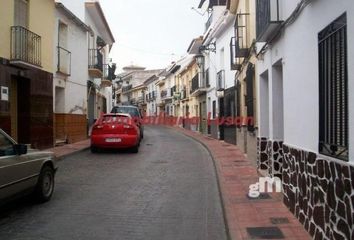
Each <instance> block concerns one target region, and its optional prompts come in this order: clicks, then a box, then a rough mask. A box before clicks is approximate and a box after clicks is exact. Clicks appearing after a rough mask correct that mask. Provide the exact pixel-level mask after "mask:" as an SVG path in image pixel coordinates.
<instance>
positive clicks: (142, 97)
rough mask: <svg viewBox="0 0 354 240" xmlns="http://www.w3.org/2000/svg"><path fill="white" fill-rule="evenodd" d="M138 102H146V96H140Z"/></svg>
mask: <svg viewBox="0 0 354 240" xmlns="http://www.w3.org/2000/svg"><path fill="white" fill-rule="evenodd" d="M137 103H138V104H143V103H145V99H144V96H139V97H138V98H137Z"/></svg>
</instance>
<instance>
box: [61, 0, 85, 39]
mask: <svg viewBox="0 0 354 240" xmlns="http://www.w3.org/2000/svg"><path fill="white" fill-rule="evenodd" d="M55 7H56V9H58V11H61V12H62V13H63V14H64V15H65V16H66V17H67V18H69V19H70V20H71V21H73V22H74V23H75V24H76V25H77V26H79V27H80V28H81V29H82V30H84V31H87V32H90V31H91V28H90V27H89V26H87V25H86V24H85V23H84V22H83V21H81V20H80V19H79V18H78V17H77V16H76V15H75V14H74V13H73V12H71V11H70V10H69V9H68V8H66V7H65V6H64V4H62V3H58V2H57V3H55Z"/></svg>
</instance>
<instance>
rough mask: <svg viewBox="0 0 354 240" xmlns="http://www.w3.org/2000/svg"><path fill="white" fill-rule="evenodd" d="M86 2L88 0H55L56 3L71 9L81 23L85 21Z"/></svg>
mask: <svg viewBox="0 0 354 240" xmlns="http://www.w3.org/2000/svg"><path fill="white" fill-rule="evenodd" d="M85 1H86V0H74V1H73V0H55V2H60V3H63V4H64V5H65V7H66V8H68V9H70V11H71V12H73V13H74V14H75V15H76V16H77V17H78V18H80V19H81V21H85Z"/></svg>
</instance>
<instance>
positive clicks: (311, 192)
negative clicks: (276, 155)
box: [283, 144, 354, 240]
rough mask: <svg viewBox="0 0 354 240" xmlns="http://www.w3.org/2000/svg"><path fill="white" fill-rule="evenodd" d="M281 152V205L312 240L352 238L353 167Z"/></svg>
mask: <svg viewBox="0 0 354 240" xmlns="http://www.w3.org/2000/svg"><path fill="white" fill-rule="evenodd" d="M283 149H284V162H283V188H284V203H285V205H286V206H287V207H288V208H289V210H290V211H291V212H292V213H293V214H294V215H295V216H296V217H297V218H298V219H299V221H300V222H301V223H302V224H303V225H304V227H305V228H306V230H307V231H308V232H309V233H310V234H311V235H312V236H313V237H314V239H321V240H322V239H328V240H329V239H343V240H349V239H354V225H353V224H354V212H353V210H354V167H353V166H349V165H348V164H347V163H345V162H340V161H339V162H335V161H330V160H325V159H321V157H319V156H317V155H316V154H315V153H312V152H306V151H304V150H301V149H296V148H293V147H290V146H287V145H285V144H284V146H283Z"/></svg>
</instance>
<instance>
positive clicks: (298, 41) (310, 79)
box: [258, 0, 354, 161]
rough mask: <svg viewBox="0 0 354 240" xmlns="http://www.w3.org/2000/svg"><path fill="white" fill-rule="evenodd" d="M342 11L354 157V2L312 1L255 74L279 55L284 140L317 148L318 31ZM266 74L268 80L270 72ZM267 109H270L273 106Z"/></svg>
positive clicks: (286, 3) (288, 7) (286, 7)
mask: <svg viewBox="0 0 354 240" xmlns="http://www.w3.org/2000/svg"><path fill="white" fill-rule="evenodd" d="M295 6H296V4H295V3H294V2H293V1H290V0H286V1H284V2H283V6H282V8H283V10H285V12H286V14H289V13H290V12H291V9H293V8H294V7H295ZM345 11H347V29H348V70H349V89H350V90H349V93H350V96H349V97H350V99H349V108H350V142H349V146H350V158H351V159H352V161H354V159H353V157H354V129H353V126H354V94H353V92H354V91H353V90H354V69H353V68H351V67H350V66H353V64H354V62H353V60H354V49H353V48H354V46H353V44H354V32H353V31H352V29H353V26H354V2H353V1H352V0H341V1H340V4H339V1H333V0H321V1H313V2H312V3H311V4H310V5H309V6H307V8H305V10H304V11H303V12H302V14H301V15H300V17H299V18H298V19H297V20H296V21H295V22H294V23H293V24H292V25H290V26H288V27H287V28H286V31H285V33H284V34H283V36H282V38H281V39H280V40H278V41H277V42H275V44H274V45H273V46H271V47H270V49H269V50H268V51H267V52H266V54H265V56H264V60H263V61H259V64H258V74H261V73H263V72H264V71H266V70H270V72H271V67H272V65H273V64H274V63H275V62H276V61H278V60H279V59H281V58H282V59H283V76H284V79H283V80H284V81H283V84H284V85H283V86H284V137H285V139H284V140H285V142H286V143H288V144H291V145H293V146H295V147H299V148H302V149H305V150H309V151H314V152H318V138H319V129H318V122H319V108H318V105H319V102H318V99H319V94H318V88H319V83H318V82H319V80H318V78H319V73H318V33H319V32H320V31H321V30H323V29H324V28H325V27H326V26H327V25H329V24H330V23H331V22H332V21H333V20H335V19H336V18H338V17H339V16H340V15H342V14H343V13H344V12H345ZM269 76H270V78H269V80H270V82H271V81H272V74H270V75H269ZM270 89H271V87H270ZM270 96H272V94H270ZM269 111H270V112H272V111H273V109H272V106H271V107H270V109H269ZM270 116H271V114H270ZM270 120H271V119H270ZM270 122H272V121H270Z"/></svg>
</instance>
